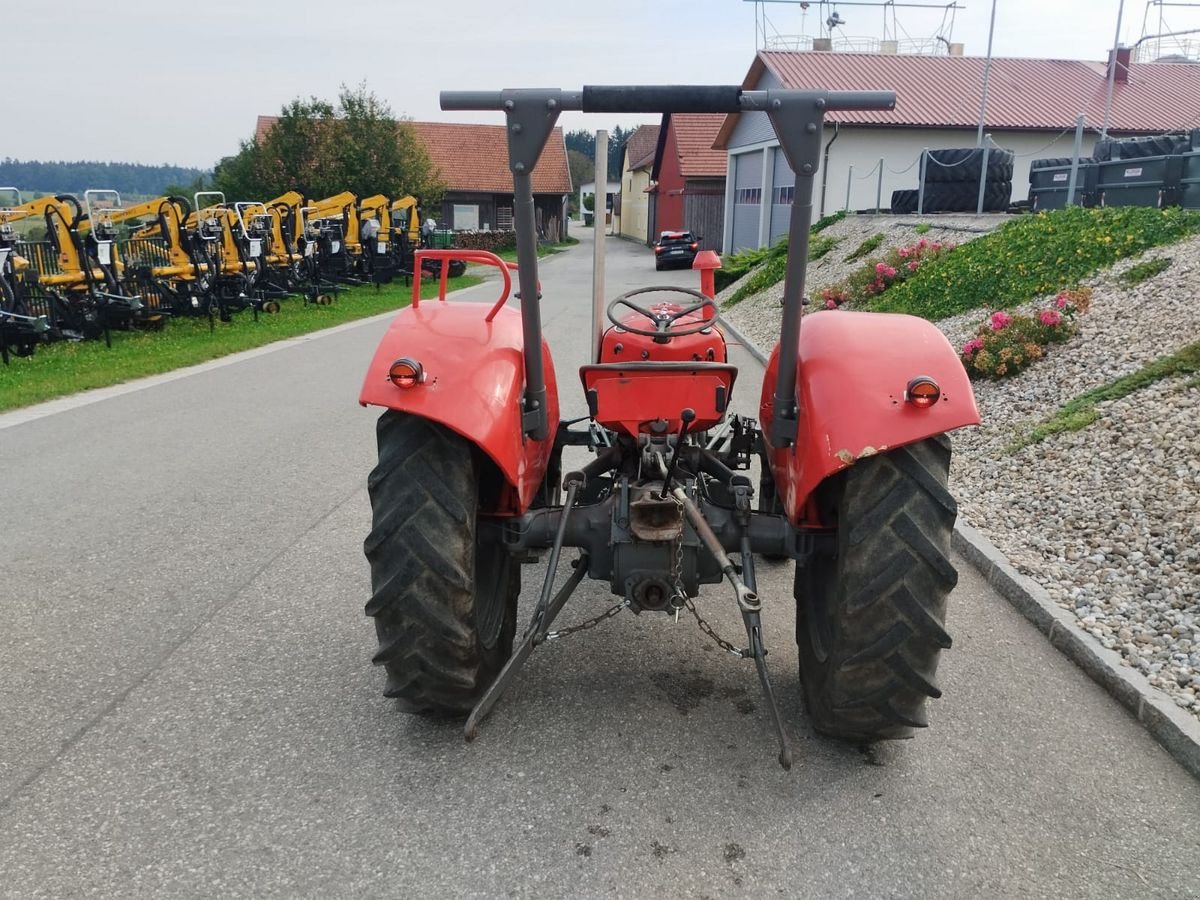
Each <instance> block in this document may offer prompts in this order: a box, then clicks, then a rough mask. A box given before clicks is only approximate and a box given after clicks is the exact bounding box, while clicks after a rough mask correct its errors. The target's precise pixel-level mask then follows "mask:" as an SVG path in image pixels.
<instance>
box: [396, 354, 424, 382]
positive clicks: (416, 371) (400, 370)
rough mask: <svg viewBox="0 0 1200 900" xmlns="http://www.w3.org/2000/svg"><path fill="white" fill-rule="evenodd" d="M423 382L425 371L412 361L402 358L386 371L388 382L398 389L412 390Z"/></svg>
mask: <svg viewBox="0 0 1200 900" xmlns="http://www.w3.org/2000/svg"><path fill="white" fill-rule="evenodd" d="M424 380H425V370H424V369H422V368H421V364H420V363H419V362H417V361H416V360H413V359H408V358H407V357H403V358H401V359H398V360H396V361H395V362H394V363H392V365H391V368H389V369H388V381H390V382H391V383H392V384H394V385H395V386H396V387H398V388H413V387H416V386H417V385H418V384H420V383H421V382H422V381H424Z"/></svg>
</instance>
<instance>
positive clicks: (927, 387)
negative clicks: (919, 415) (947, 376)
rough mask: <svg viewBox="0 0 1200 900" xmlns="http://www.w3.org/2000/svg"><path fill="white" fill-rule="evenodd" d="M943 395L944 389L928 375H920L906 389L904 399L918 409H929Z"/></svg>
mask: <svg viewBox="0 0 1200 900" xmlns="http://www.w3.org/2000/svg"><path fill="white" fill-rule="evenodd" d="M941 396H942V389H941V388H940V387H938V384H937V382H936V381H934V380H933V379H932V378H930V377H929V376H928V375H918V376H917V377H916V378H914V379H913V380H912V381H910V382H909V383H908V387H906V388H905V389H904V399H905V400H907V401H908V402H909V403H911V404H912V405H913V406H915V407H917V409H929V407H931V406H933V404H935V403H937V402H938V399H939V398H940V397H941Z"/></svg>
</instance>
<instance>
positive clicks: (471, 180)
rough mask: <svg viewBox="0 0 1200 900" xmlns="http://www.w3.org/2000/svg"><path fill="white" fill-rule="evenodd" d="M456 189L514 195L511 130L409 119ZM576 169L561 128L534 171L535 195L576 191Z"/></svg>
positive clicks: (454, 189) (450, 183) (444, 177)
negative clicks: (510, 167)
mask: <svg viewBox="0 0 1200 900" xmlns="http://www.w3.org/2000/svg"><path fill="white" fill-rule="evenodd" d="M409 124H410V125H412V127H413V130H414V131H416V133H417V138H418V139H419V140H420V141H421V143H422V144H424V145H425V152H427V153H428V154H429V158H430V159H431V160H432V161H433V164H434V165H435V166H436V167H437V168H438V169H440V170H441V173H442V174H441V178H442V181H444V182H445V183H446V188H447V189H448V190H451V191H496V192H497V193H502V192H508V193H510V194H511V193H512V188H513V182H512V173H511V172H510V171H509V170H508V140H507V133H508V132H507V130H506V128H505V126H503V125H460V124H454V123H449V122H409ZM571 190H572V188H571V170H570V168H569V167H568V166H567V144H566V141H564V140H563V130H562V128H561V127H557V128H555V129H554V133H553V134H551V135H550V140H548V141H547V142H546V148H545V149H544V150H543V151H542V155H541V157H540V158H539V159H538V162H537V165H536V166H535V167H534V170H533V192H534V193H535V194H569V193H571Z"/></svg>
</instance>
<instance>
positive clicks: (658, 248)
mask: <svg viewBox="0 0 1200 900" xmlns="http://www.w3.org/2000/svg"><path fill="white" fill-rule="evenodd" d="M654 252H655V253H662V252H663V248H662V247H660V246H659V245H658V244H655V245H654Z"/></svg>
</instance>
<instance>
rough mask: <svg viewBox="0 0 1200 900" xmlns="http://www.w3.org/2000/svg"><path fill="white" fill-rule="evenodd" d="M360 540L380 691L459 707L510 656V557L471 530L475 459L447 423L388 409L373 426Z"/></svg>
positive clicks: (513, 612) (448, 709)
mask: <svg viewBox="0 0 1200 900" xmlns="http://www.w3.org/2000/svg"><path fill="white" fill-rule="evenodd" d="M376 433H377V438H378V443H379V463H378V465H376V467H375V469H374V471H372V472H371V475H370V477H369V478H368V480H367V492H368V494H369V495H370V498H371V509H372V528H371V533H370V534H369V535H368V536H367V539H366V541H365V542H364V544H363V550H364V552H365V553H366V556H367V560H368V561H369V562H370V564H371V590H372V594H371V600H370V602H369V603H367V606H366V613H367V615H368V616H371V617H373V618H374V619H375V631H376V634H377V635H378V638H379V651H378V652H377V653H376V654H375V656H374V658H373V660H372V661H373V662H374V663H375V664H376V665H382V666H383V667H384V668H385V670H386V671H387V685H386V687H385V688H384V696H387V697H395V698H396V699H398V700H399V701H400V705H401V707H402V708H403V709H404V710H406V711H407V712H413V713H419V714H422V715H427V716H434V717H447V716H464V715H466V714H467V713H469V712H470V711H471V708H472V707H473V706H474V705H475V702H476V701H477V700H478V699H479V698H480V696H481V695H482V694H483V692H484V691H485V690H487V688H488V686H489V685H490V684H491V683H492V682H493V681H494V680H495V679H496V676H497V675H498V674H499V672H500V669H501V667H502V666H503V665H504V663H505V662H507V660H508V658H509V657H510V656H512V644H513V635H514V633H515V631H516V619H517V595H518V594H519V593H520V590H521V580H520V579H521V576H520V564H519V563H518V562H516V561H514V560H513V558H512V556H511V555H510V554H509V553H508V552H507V550H505V548H504V547H503V546H502V545H500V544H497V543H487V542H482V541H479V540H477V538H476V515H477V512H478V506H479V484H480V479H479V472H480V461H479V459H478V457H477V454H476V452H475V450H474V448H473V447H472V445H471V444H470V443H468V442H467V441H466V440H465V439H464V438H462V437H460V436H459V435H457V434H455V433H454V432H452V431H450V430H449V429H447V428H444V427H442V426H441V425H438V424H437V423H435V422H430V421H429V420H427V419H422V418H418V417H416V416H411V415H408V414H405V413H402V412H396V411H394V410H389V411H387V412H385V413H384V414H383V415H382V416H380V418H379V424H378V426H377V428H376Z"/></svg>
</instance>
